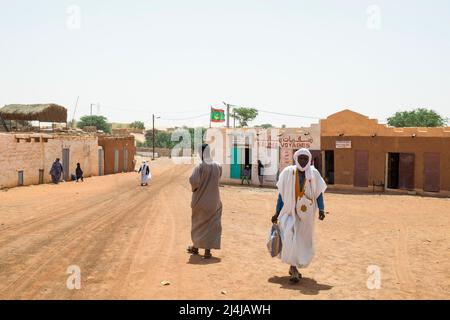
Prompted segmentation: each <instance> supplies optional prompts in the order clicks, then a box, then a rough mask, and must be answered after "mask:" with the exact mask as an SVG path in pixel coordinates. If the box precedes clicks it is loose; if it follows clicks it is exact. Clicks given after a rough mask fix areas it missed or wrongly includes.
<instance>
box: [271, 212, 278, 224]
mask: <svg viewBox="0 0 450 320" xmlns="http://www.w3.org/2000/svg"><path fill="white" fill-rule="evenodd" d="M277 222H278V214H276V213H275V215H274V216H273V217H272V223H277Z"/></svg>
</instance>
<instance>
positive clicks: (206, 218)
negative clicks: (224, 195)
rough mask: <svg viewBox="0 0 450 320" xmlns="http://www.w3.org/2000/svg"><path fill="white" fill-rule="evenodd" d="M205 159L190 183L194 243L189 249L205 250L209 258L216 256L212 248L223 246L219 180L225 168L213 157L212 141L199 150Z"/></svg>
mask: <svg viewBox="0 0 450 320" xmlns="http://www.w3.org/2000/svg"><path fill="white" fill-rule="evenodd" d="M199 154H200V157H201V160H202V162H201V163H200V164H199V165H197V166H196V167H195V168H194V170H193V172H192V175H191V177H190V178H189V182H190V184H191V187H192V202H191V208H192V229H191V237H192V246H189V247H188V248H187V252H188V253H191V254H198V253H199V252H198V250H199V248H200V249H205V255H204V258H205V259H209V258H211V257H212V254H211V249H220V242H221V236H222V202H221V200H220V192H219V181H220V177H221V175H222V167H221V166H220V164H218V163H217V162H214V161H213V160H212V159H211V154H210V148H209V145H208V144H203V145H202V146H201V149H200V150H199Z"/></svg>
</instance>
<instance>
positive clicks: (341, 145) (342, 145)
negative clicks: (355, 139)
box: [336, 141, 352, 149]
mask: <svg viewBox="0 0 450 320" xmlns="http://www.w3.org/2000/svg"><path fill="white" fill-rule="evenodd" d="M351 148H352V142H351V141H336V149H351Z"/></svg>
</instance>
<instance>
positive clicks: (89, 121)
mask: <svg viewBox="0 0 450 320" xmlns="http://www.w3.org/2000/svg"><path fill="white" fill-rule="evenodd" d="M107 120H108V119H106V117H104V116H83V117H81V118H80V121H78V122H77V126H78V128H81V129H82V128H84V127H96V128H97V130H102V131H103V132H106V133H111V126H110V125H109V124H108V122H107Z"/></svg>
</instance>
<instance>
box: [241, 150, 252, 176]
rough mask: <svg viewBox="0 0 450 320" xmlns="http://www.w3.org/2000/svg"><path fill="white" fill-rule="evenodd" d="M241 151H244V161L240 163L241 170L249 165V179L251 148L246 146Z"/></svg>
mask: <svg viewBox="0 0 450 320" xmlns="http://www.w3.org/2000/svg"><path fill="white" fill-rule="evenodd" d="M243 152H244V161H243V163H242V164H241V172H243V171H244V169H245V167H246V166H249V169H250V176H249V179H250V181H251V179H252V150H251V149H250V148H248V147H245V148H244V149H243ZM239 178H240V177H239Z"/></svg>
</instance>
